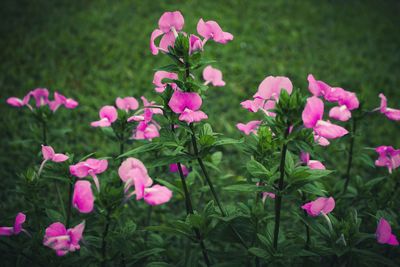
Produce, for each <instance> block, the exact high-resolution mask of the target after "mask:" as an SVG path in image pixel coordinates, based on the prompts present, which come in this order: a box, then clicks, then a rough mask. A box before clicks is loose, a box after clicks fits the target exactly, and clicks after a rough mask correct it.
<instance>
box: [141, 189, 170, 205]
mask: <svg viewBox="0 0 400 267" xmlns="http://www.w3.org/2000/svg"><path fill="white" fill-rule="evenodd" d="M171 198H172V191H171V190H169V189H168V188H167V187H165V186H161V185H158V184H157V185H154V186H153V187H151V188H146V189H145V193H144V201H146V202H147V203H148V204H149V205H152V206H155V205H161V204H164V203H166V202H168V201H169V200H170V199H171Z"/></svg>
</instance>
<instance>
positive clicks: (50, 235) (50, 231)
mask: <svg viewBox="0 0 400 267" xmlns="http://www.w3.org/2000/svg"><path fill="white" fill-rule="evenodd" d="M84 230H85V222H84V221H83V222H82V223H80V224H78V225H77V226H75V227H74V228H70V229H68V230H67V229H66V228H65V226H64V224H62V223H60V222H55V223H53V224H51V225H50V226H49V227H47V228H46V232H45V235H44V238H43V245H44V246H47V247H49V248H51V249H53V250H55V251H56V253H57V256H64V255H65V254H67V253H68V252H74V251H75V250H79V249H80V248H81V247H80V245H79V242H80V241H81V239H82V235H83V231H84Z"/></svg>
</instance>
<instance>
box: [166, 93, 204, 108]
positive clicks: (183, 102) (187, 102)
mask: <svg viewBox="0 0 400 267" xmlns="http://www.w3.org/2000/svg"><path fill="white" fill-rule="evenodd" d="M201 104H202V99H201V97H200V95H199V94H197V93H193V92H181V91H175V92H174V93H173V94H172V97H171V99H170V101H169V103H168V106H169V107H170V108H171V109H172V111H173V112H175V113H178V114H180V113H182V112H183V111H184V110H185V109H190V110H193V111H196V110H198V109H200V107H201Z"/></svg>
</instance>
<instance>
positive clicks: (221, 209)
mask: <svg viewBox="0 0 400 267" xmlns="http://www.w3.org/2000/svg"><path fill="white" fill-rule="evenodd" d="M190 129H191V131H192V144H193V150H194V153H195V155H196V158H197V162H198V163H199V165H200V168H201V171H202V172H203V175H204V178H205V179H206V182H207V184H208V187H209V188H210V190H211V194H212V195H213V198H214V200H215V202H216V203H217V206H218V208H219V210H220V212H221V214H222V216H223V217H226V216H227V215H228V214H227V213H226V211H225V209H224V207H223V206H222V203H221V201H220V200H219V197H218V194H217V192H216V190H215V188H214V185H213V183H212V182H211V179H210V176H209V175H208V172H207V169H206V167H205V166H204V162H203V160H202V158H201V157H200V154H199V149H198V147H197V142H196V135H195V132H194V128H193V125H192V124H190ZM229 227H230V228H231V230H232V232H233V233H234V234H235V235H236V237H237V238H238V240H239V242H240V243H241V244H242V245H243V246H244V247H245V248H246V249H247V247H248V246H247V245H246V242H245V241H244V240H243V238H242V237H241V235H240V234H239V232H238V231H237V230H236V229H235V228H234V227H233V226H232V225H229Z"/></svg>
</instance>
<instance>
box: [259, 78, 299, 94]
mask: <svg viewBox="0 0 400 267" xmlns="http://www.w3.org/2000/svg"><path fill="white" fill-rule="evenodd" d="M282 89H283V90H286V91H287V92H288V93H289V94H291V93H292V90H293V85H292V82H291V81H290V80H289V78H287V77H282V76H277V77H274V76H268V77H266V78H265V79H264V80H263V81H262V82H261V83H260V85H259V86H258V91H257V93H256V94H255V95H254V97H255V98H262V99H265V100H270V99H274V100H278V98H279V94H280V92H281V90H282Z"/></svg>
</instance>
